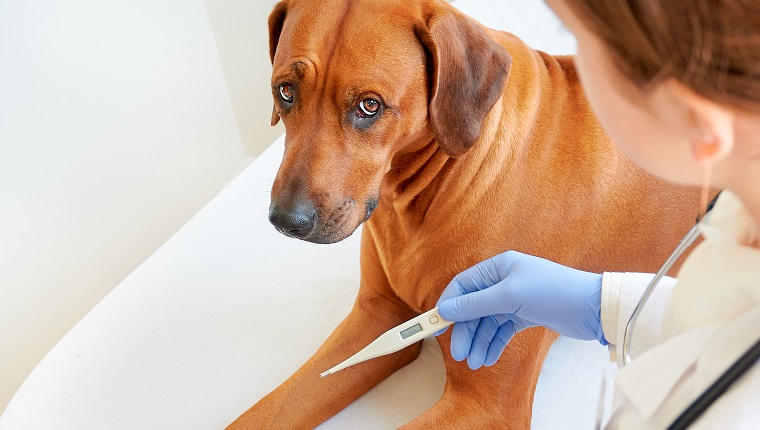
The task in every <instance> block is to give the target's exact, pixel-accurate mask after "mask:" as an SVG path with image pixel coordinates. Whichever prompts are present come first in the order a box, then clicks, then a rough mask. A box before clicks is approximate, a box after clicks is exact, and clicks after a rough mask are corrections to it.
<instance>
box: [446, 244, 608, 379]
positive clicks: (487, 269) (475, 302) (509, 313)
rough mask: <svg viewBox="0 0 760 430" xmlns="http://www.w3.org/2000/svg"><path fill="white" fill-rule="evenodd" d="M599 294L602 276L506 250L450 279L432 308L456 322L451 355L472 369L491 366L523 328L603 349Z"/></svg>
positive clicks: (605, 341) (604, 341)
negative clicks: (541, 328)
mask: <svg viewBox="0 0 760 430" xmlns="http://www.w3.org/2000/svg"><path fill="white" fill-rule="evenodd" d="M601 291H602V275H599V274H596V273H589V272H583V271H580V270H575V269H571V268H569V267H565V266H562V265H560V264H557V263H554V262H551V261H549V260H544V259H542V258H538V257H534V256H531V255H526V254H521V253H519V252H515V251H507V252H505V253H503V254H500V255H497V256H495V257H493V258H491V259H488V260H486V261H483V262H481V263H478V264H476V265H475V266H473V267H471V268H469V269H467V270H465V271H464V272H462V273H460V274H458V275H457V276H455V277H454V279H453V280H452V281H451V282H450V283H449V285H448V286H447V287H446V289H445V290H444V291H443V294H442V295H441V298H440V299H439V300H438V305H437V306H438V312H439V313H440V315H441V317H443V318H445V319H447V320H449V321H454V322H455V324H454V328H453V331H452V334H451V356H452V357H453V358H454V359H455V360H457V361H462V360H464V359H465V358H467V364H468V365H469V366H470V368H471V369H477V368H479V367H480V366H482V365H485V366H490V365H492V364H494V363H495V362H496V360H497V359H498V358H499V356H500V355H501V353H502V351H504V348H505V347H506V346H507V343H509V341H510V340H511V339H512V337H513V336H514V335H515V333H517V332H518V331H520V330H523V329H525V328H528V327H535V326H539V325H542V326H546V327H548V328H550V329H552V330H554V331H556V332H558V333H560V334H562V335H564V336H567V337H571V338H574V339H580V340H594V339H596V340H598V341H599V342H600V343H601V344H602V345H607V340H606V339H604V332H603V331H602V325H601V321H600V312H601V294H602V293H601ZM445 331H446V330H442V331H440V332H438V333H436V335H440V334H442V333H444V332H445Z"/></svg>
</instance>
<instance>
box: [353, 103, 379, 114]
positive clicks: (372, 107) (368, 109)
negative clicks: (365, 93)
mask: <svg viewBox="0 0 760 430" xmlns="http://www.w3.org/2000/svg"><path fill="white" fill-rule="evenodd" d="M379 111H380V102H378V101H377V100H375V99H364V100H362V101H361V102H359V108H358V109H357V110H356V115H357V116H358V117H361V118H372V117H373V116H375V115H377V112H379Z"/></svg>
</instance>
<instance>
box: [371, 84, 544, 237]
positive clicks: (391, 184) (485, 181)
mask: <svg viewBox="0 0 760 430" xmlns="http://www.w3.org/2000/svg"><path fill="white" fill-rule="evenodd" d="M521 72H522V76H521V77H520V80H519V81H518V82H519V85H508V86H507V89H506V90H505V92H504V95H503V96H502V97H501V98H500V99H499V100H498V101H497V102H496V104H495V105H494V107H493V109H492V110H491V112H490V113H489V114H488V116H487V117H486V120H485V122H484V123H483V126H482V128H481V134H480V137H479V139H478V141H477V142H476V143H475V145H474V146H473V147H472V148H471V149H470V150H469V151H468V152H467V153H466V154H464V155H463V156H462V157H459V158H453V157H450V156H448V155H447V154H446V153H445V151H444V150H443V149H442V148H441V147H440V146H439V145H438V142H437V141H436V140H435V137H434V136H433V134H432V132H429V133H427V134H425V135H424V136H421V137H420V138H418V139H416V140H415V141H413V142H411V143H410V144H408V145H406V146H405V147H404V148H403V149H402V150H401V151H399V152H398V153H396V155H395V156H394V157H393V159H392V162H391V169H390V171H389V172H388V173H387V174H386V175H385V177H384V179H383V187H382V190H381V199H390V200H391V201H392V207H393V210H394V211H396V212H397V213H399V214H403V218H404V219H406V220H415V221H416V222H417V223H421V222H422V221H423V220H424V218H425V215H426V214H427V212H428V210H429V209H430V207H431V205H433V204H435V201H436V199H446V201H447V204H459V205H473V206H475V205H477V204H478V200H479V199H480V198H482V197H483V195H482V194H483V193H484V192H485V190H488V189H489V187H490V184H491V183H493V182H494V181H496V179H497V178H498V177H500V176H502V175H504V174H505V173H504V172H505V170H510V169H511V167H512V166H513V164H514V163H515V162H516V160H519V159H520V157H521V155H522V154H523V153H525V151H528V150H529V149H530V145H529V142H530V136H531V130H532V129H533V127H535V122H536V118H537V116H538V111H539V108H540V101H539V100H540V96H539V95H538V93H540V91H541V85H540V79H541V78H540V77H538V76H535V69H534V72H533V74H530V73H526V72H525V71H521V70H512V73H513V74H515V73H521ZM516 81H517V80H516ZM463 183H464V184H476V183H477V187H476V188H475V189H473V188H471V187H467V186H462V185H461V184H463ZM476 191H479V192H480V194H477V193H476Z"/></svg>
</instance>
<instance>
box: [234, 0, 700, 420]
mask: <svg viewBox="0 0 760 430" xmlns="http://www.w3.org/2000/svg"><path fill="white" fill-rule="evenodd" d="M269 30H270V53H271V58H272V63H273V74H272V91H273V96H274V112H273V116H272V123H273V124H275V123H277V122H278V121H279V120H282V121H283V122H284V124H285V128H286V131H287V136H286V139H285V154H284V157H283V160H282V164H281V166H280V169H279V171H278V173H277V176H276V178H275V181H274V184H273V187H272V200H271V206H270V210H269V219H270V221H271V222H272V224H274V225H275V227H276V228H277V229H278V230H279V231H280V232H282V233H283V234H285V235H287V236H292V237H295V238H299V239H303V240H306V241H310V242H314V243H332V242H337V241H340V240H342V239H344V238H346V237H348V236H349V235H351V234H352V233H353V232H354V230H355V229H356V228H357V227H358V226H359V225H360V224H361V223H364V227H363V229H362V240H361V280H360V287H359V293H358V296H357V298H356V302H355V304H354V307H353V309H352V310H351V312H350V314H349V315H348V316H347V317H346V319H345V320H344V321H343V322H342V323H341V324H340V325H339V326H338V328H337V329H336V330H335V331H334V332H333V334H332V335H331V336H330V337H329V338H328V339H327V340H326V341H325V343H324V344H323V345H322V346H321V347H320V349H319V350H318V351H317V352H316V354H315V355H314V356H313V357H311V359H309V360H308V362H307V363H306V364H304V365H303V366H302V367H301V368H300V369H299V370H298V371H296V373H295V374H293V375H292V376H291V377H290V378H289V379H287V380H286V381H285V382H283V383H282V385H280V386H279V387H278V388H276V389H275V390H274V391H273V392H271V393H270V394H269V395H267V396H266V397H264V398H263V399H261V400H260V401H259V402H258V403H257V404H256V405H254V406H253V407H251V408H250V409H249V410H248V411H247V412H245V413H244V414H243V415H242V416H241V417H240V418H238V419H237V420H236V421H235V422H234V423H233V424H231V425H230V427H229V428H232V429H248V428H255V429H258V428H267V429H305V428H312V427H314V426H316V425H318V424H319V423H321V422H323V421H324V420H326V419H327V418H329V417H331V416H332V415H334V414H335V413H337V412H338V411H340V410H341V409H343V408H344V407H346V406H347V405H348V404H350V403H351V402H353V401H354V400H355V399H357V398H358V397H359V396H361V395H362V394H364V393H365V392H367V391H368V390H369V389H371V388H372V387H373V386H375V385H376V384H378V383H379V382H380V381H382V380H383V379H384V378H386V377H388V376H389V375H390V374H392V373H393V372H395V371H396V370H398V369H399V368H401V367H403V366H405V365H407V364H409V363H410V362H411V361H412V360H414V359H415V358H416V357H417V355H418V354H419V352H420V349H421V343H418V344H416V345H414V346H411V347H409V348H406V349H403V350H401V351H399V352H397V353H394V354H391V355H387V356H383V357H380V358H376V359H373V360H370V361H367V362H364V363H361V364H358V365H355V366H352V367H350V368H348V369H345V370H342V371H340V372H337V373H336V374H334V375H331V376H329V377H327V378H324V379H322V378H320V377H319V375H320V373H321V372H323V371H324V370H326V369H329V368H330V367H332V366H334V365H336V364H337V363H339V362H341V361H343V360H344V359H346V358H348V357H349V356H351V355H353V354H354V353H355V352H357V351H359V350H360V349H362V348H363V347H364V346H366V345H367V344H369V343H370V342H371V341H372V340H374V339H375V338H376V337H377V336H379V335H380V334H382V333H384V332H385V331H386V330H388V329H390V328H392V327H394V326H396V325H398V324H400V323H402V322H404V321H406V320H408V319H410V318H412V317H414V316H417V315H419V314H420V313H422V312H425V311H428V310H430V309H431V308H433V307H434V306H435V304H436V301H437V300H438V298H439V296H440V294H441V292H442V291H443V289H444V288H445V287H446V285H447V284H448V283H449V281H450V280H451V279H452V278H453V277H454V276H455V275H456V274H458V273H459V272H461V271H463V270H465V269H467V268H468V267H470V266H472V265H474V264H476V263H478V262H480V261H482V260H484V259H486V258H489V257H492V256H494V255H496V254H499V253H501V252H504V251H506V250H510V249H512V250H517V251H520V252H524V253H528V254H533V255H538V256H541V257H544V258H548V259H551V260H553V261H556V262H559V263H561V264H564V265H567V266H571V267H575V268H579V269H583V270H588V271H595V272H603V271H644V272H653V271H656V270H657V268H658V267H659V265H660V264H661V263H662V262H663V261H664V260H665V258H666V257H667V255H668V254H669V253H670V251H671V250H672V249H673V247H674V246H675V245H676V243H677V242H678V240H679V239H680V237H681V236H682V235H683V234H684V232H685V231H687V230H688V228H689V227H690V226H691V225H692V224H693V222H694V216H695V212H697V211H698V206H699V192H698V190H694V189H691V188H684V187H678V186H673V185H668V184H666V183H664V182H662V181H659V180H657V179H655V178H653V177H652V176H649V175H648V174H646V173H644V172H643V171H642V170H640V169H639V168H637V167H636V166H635V165H634V164H632V163H631V162H630V161H629V160H628V159H627V158H626V157H625V156H624V155H623V154H622V153H621V152H619V150H618V149H616V147H615V146H614V145H613V144H612V143H611V142H610V140H609V139H608V137H607V136H606V135H605V133H604V132H603V131H602V129H601V128H600V126H599V124H598V123H597V121H596V119H595V117H594V115H593V114H592V112H591V111H590V109H589V106H588V105H587V102H586V100H585V98H584V95H583V91H582V89H581V86H580V83H579V81H578V77H577V75H576V72H575V69H574V67H573V59H572V57H569V56H563V57H553V56H550V55H547V54H545V53H542V52H538V51H535V50H532V49H530V48H529V47H528V46H526V45H525V44H524V43H523V42H521V41H520V40H519V39H518V38H516V37H515V36H514V35H511V34H509V33H506V32H501V31H494V30H491V29H488V28H485V27H483V26H482V25H480V24H479V23H477V22H476V21H474V20H473V19H471V18H469V17H467V16H465V15H464V14H462V13H461V12H459V11H457V10H456V9H455V8H453V7H452V6H450V5H449V4H447V3H446V2H444V1H443V0H383V1H377V0H283V1H282V2H280V3H279V4H278V5H277V6H276V7H275V9H274V11H273V12H272V14H271V16H270V18H269ZM449 333H450V331H449V332H447V333H446V334H444V335H441V336H439V337H438V338H437V340H438V342H439V344H440V346H441V348H442V349H443V357H444V362H445V366H446V378H447V379H446V386H445V390H444V394H443V396H442V398H441V399H440V401H439V402H437V403H436V404H435V405H434V406H433V407H431V408H430V409H429V410H427V411H426V412H424V413H423V414H422V415H420V416H418V417H417V418H415V419H414V420H412V421H411V422H409V423H407V424H406V425H405V427H404V428H420V429H429V428H433V426H435V428H457V429H462V428H477V429H483V428H520V429H526V428H529V426H530V421H531V408H532V404H533V393H534V389H535V386H536V382H537V378H538V375H539V372H540V369H541V366H542V363H543V360H544V357H545V356H546V353H547V351H548V349H549V347H550V345H551V344H552V342H553V341H554V340H555V339H556V337H557V335H556V334H555V333H553V332H551V331H549V330H547V329H543V328H535V329H529V330H525V331H523V332H521V333H519V334H518V335H517V336H515V337H514V339H513V340H512V341H511V342H510V344H509V346H508V347H507V349H506V350H505V352H504V354H503V355H502V357H501V359H500V360H499V361H498V362H497V363H496V364H495V365H493V366H491V367H486V368H481V369H479V370H477V371H473V370H470V369H469V368H468V367H467V364H466V363H465V362H461V363H460V362H456V361H454V360H453V359H452V358H451V354H450V353H449V342H450V337H449ZM378 407H382V406H378Z"/></svg>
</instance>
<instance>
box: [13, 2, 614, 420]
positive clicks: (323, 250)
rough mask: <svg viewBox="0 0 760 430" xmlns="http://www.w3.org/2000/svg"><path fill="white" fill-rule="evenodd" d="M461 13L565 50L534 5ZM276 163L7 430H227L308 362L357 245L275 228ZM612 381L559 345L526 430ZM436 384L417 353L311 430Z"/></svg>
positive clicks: (115, 307)
mask: <svg viewBox="0 0 760 430" xmlns="http://www.w3.org/2000/svg"><path fill="white" fill-rule="evenodd" d="M457 5H458V6H460V7H461V8H462V9H463V10H465V11H466V12H468V13H469V14H471V15H473V16H478V17H483V21H484V22H486V23H488V24H490V25H492V26H495V25H496V24H494V23H493V22H489V20H491V21H493V17H494V16H498V15H499V14H501V16H503V17H504V18H505V21H504V22H502V24H503V25H498V26H499V27H502V28H510V29H512V30H513V31H514V32H517V33H518V34H520V35H521V36H522V37H524V38H526V39H529V40H530V39H532V40H531V43H532V44H533V45H534V46H539V47H543V48H545V49H547V50H549V51H550V52H557V53H562V52H567V50H572V49H573V46H574V45H573V41H572V38H570V36H569V35H568V34H567V33H566V32H565V31H564V30H562V29H561V27H560V26H559V24H558V23H557V22H556V21H554V19H553V16H552V15H550V14H549V13H548V12H547V11H546V9H545V6H544V5H543V2H517V1H511V2H510V1H503V2H502V1H496V0H494V1H466V0H463V1H461V2H459V3H457ZM526 5H527V6H526ZM515 27H516V28H520V29H523V30H522V31H524V32H525V33H520V32H518V31H517V30H516V29H515ZM542 40H543V42H542ZM542 44H543V45H542ZM551 44H554V46H553V47H552V46H547V45H551ZM282 150H283V146H282V138H280V139H279V140H278V141H276V142H275V143H274V144H273V145H272V146H271V147H270V148H269V149H268V150H267V151H266V152H265V153H264V154H263V155H261V156H260V157H259V158H258V159H257V160H256V161H255V162H254V163H253V164H251V165H250V166H249V167H248V168H247V169H246V170H245V171H244V172H243V173H241V174H240V175H239V176H238V177H237V178H236V179H235V180H234V181H232V182H231V183H230V184H229V185H228V186H227V187H225V189H223V190H222V192H221V193H220V194H219V195H218V196H217V197H216V198H214V199H213V200H212V201H211V202H210V203H209V204H208V205H207V206H206V207H205V208H204V209H203V210H202V211H201V212H200V213H198V214H197V215H196V216H195V217H194V218H193V219H192V220H191V221H190V222H188V223H187V224H186V225H185V226H184V227H183V228H182V229H181V230H180V231H179V232H177V233H176V234H175V235H174V236H173V237H172V238H171V239H170V240H169V241H168V242H166V243H165V244H164V245H163V246H162V247H161V248H160V249H159V250H158V251H157V252H156V253H155V254H154V255H153V256H151V257H150V258H149V259H148V260H146V261H145V262H144V263H143V264H142V265H141V266H140V267H139V268H138V269H137V270H135V271H134V272H133V273H132V274H131V275H130V276H129V277H128V278H127V279H125V280H124V282H122V283H121V284H120V285H119V286H118V287H117V288H116V289H114V290H113V292H111V293H110V294H109V295H108V296H107V297H106V298H105V299H104V300H103V301H102V302H101V303H100V304H98V305H97V306H96V307H95V308H94V309H93V310H92V311H91V312H90V313H89V314H88V315H87V316H86V317H85V318H84V319H83V320H82V321H81V322H80V323H79V324H78V325H77V326H76V327H75V328H74V329H73V330H71V332H69V333H68V334H67V335H66V336H65V337H64V338H63V339H62V340H61V341H60V342H59V343H58V345H56V346H55V348H53V349H52V350H51V351H50V353H49V354H48V355H47V357H46V358H45V359H44V360H43V361H42V362H41V363H40V365H39V366H38V367H37V368H36V369H35V371H34V372H33V373H32V374H31V375H30V377H29V378H28V379H27V381H26V382H25V383H24V384H23V386H22V387H21V389H20V390H19V391H18V392H17V394H16V396H15V397H14V399H13V400H12V401H11V403H10V405H9V406H8V408H7V409H6V412H5V413H4V414H3V416H2V417H0V430H25V429H33V430H49V429H56V430H96V429H97V430H100V429H109V430H120V429H124V430H134V429H141V430H150V429H221V428H223V427H224V426H225V425H226V424H228V423H229V422H231V421H232V420H234V419H235V418H236V417H237V416H238V415H239V414H240V413H242V412H243V411H245V410H246V409H247V408H248V407H249V406H251V405H252V404H254V403H255V402H256V401H257V400H258V399H260V398H261V397H262V396H264V395H265V394H267V393H268V392H269V391H271V390H272V389H274V388H275V387H276V386H277V385H279V383H281V382H282V381H283V380H284V379H285V378H287V377H288V376H289V375H290V374H291V373H293V372H294V371H295V370H296V369H297V368H298V367H299V366H300V365H301V364H302V363H303V362H304V361H305V360H306V359H308V357H309V356H311V355H312V354H313V353H314V352H315V351H316V349H317V348H318V347H319V345H320V344H321V343H322V342H323V341H324V340H325V339H326V338H327V336H328V334H329V333H330V332H331V331H332V330H333V329H334V328H335V327H336V326H337V324H338V323H339V322H340V321H341V319H342V318H343V317H344V316H345V315H346V314H347V313H348V311H349V309H350V308H351V305H352V303H353V300H354V298H355V296H356V292H357V288H358V279H359V240H358V239H359V232H357V233H355V234H354V235H353V236H352V237H350V238H349V239H347V240H345V241H343V242H341V243H339V244H335V245H315V244H310V243H306V242H302V241H298V240H295V239H288V238H285V237H284V236H282V235H280V234H278V233H277V232H276V231H275V230H274V228H273V227H272V226H270V225H269V223H268V221H267V209H268V204H269V190H270V187H271V184H272V180H273V178H274V176H275V172H276V169H277V166H278V164H279V161H280V159H281V156H282ZM614 369H615V367H614V365H612V364H610V363H609V362H608V359H607V352H606V349H605V348H603V347H601V346H600V345H598V344H597V343H592V342H578V341H571V340H568V339H564V338H560V339H559V340H558V341H557V342H556V344H555V345H554V346H553V347H552V350H551V351H550V353H549V357H548V359H547V361H546V363H545V365H544V368H543V371H542V373H541V377H540V379H539V384H538V389H537V392H536V398H535V402H534V418H533V428H536V429H557V428H563V429H588V428H591V427H592V426H593V424H594V420H595V417H596V414H597V405H598V402H599V390H600V386H601V384H602V380H606V381H608V386H610V385H609V381H610V378H611V377H612V374H613V373H614ZM444 378H445V373H444V368H443V360H442V357H441V352H440V350H439V348H438V346H437V344H436V343H435V342H434V341H432V340H426V341H425V344H424V347H423V350H422V354H421V355H420V357H419V358H418V359H417V360H416V361H415V362H414V363H412V364H410V365H409V366H407V367H406V368H404V369H401V370H400V371H398V372H396V373H395V374H394V375H392V376H391V377H390V378H388V379H387V380H385V381H384V382H383V383H381V384H380V385H378V386H377V387H375V388H374V389H373V390H371V391H370V392H369V393H368V394H367V395H365V396H363V397H362V398H360V399H359V400H358V401H356V402H355V403H353V404H352V405H351V406H349V407H348V408H347V409H345V410H343V411H342V412H341V413H339V414H338V415H337V416H335V417H333V418H332V419H330V420H329V421H327V422H326V423H325V424H323V425H322V426H320V428H323V429H354V428H363V429H388V428H393V427H395V426H398V425H400V424H403V423H404V422H407V421H408V420H410V419H411V418H413V417H415V416H416V415H418V414H420V413H421V412H422V411H424V410H425V409H427V408H428V407H430V406H431V405H432V404H434V403H435V402H436V400H437V399H438V398H439V397H440V395H441V393H442V392H443V385H444ZM609 391H611V390H608V394H609ZM607 403H609V399H607Z"/></svg>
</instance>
